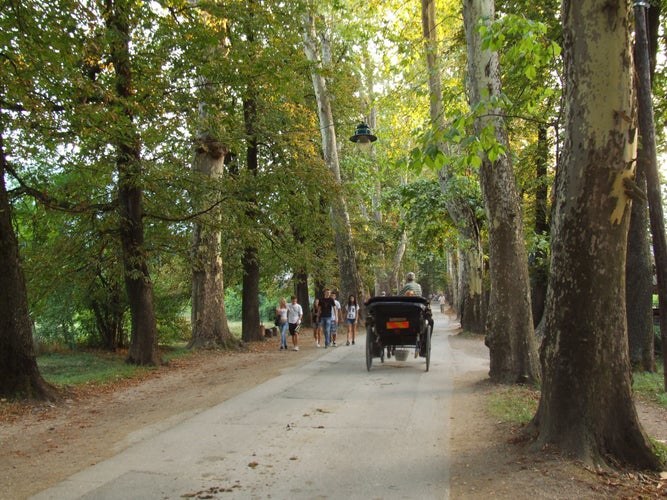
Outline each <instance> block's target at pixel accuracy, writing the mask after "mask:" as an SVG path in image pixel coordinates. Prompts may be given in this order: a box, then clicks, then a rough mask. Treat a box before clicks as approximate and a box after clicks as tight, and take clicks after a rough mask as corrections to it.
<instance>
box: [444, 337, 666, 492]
mask: <svg viewBox="0 0 667 500" xmlns="http://www.w3.org/2000/svg"><path fill="white" fill-rule="evenodd" d="M450 344H451V346H452V348H453V349H463V350H465V351H467V352H468V353H469V354H471V355H477V356H479V355H482V354H481V353H485V354H486V355H487V356H488V354H487V353H488V350H486V347H485V346H484V343H483V338H482V337H481V336H473V337H469V336H466V337H463V336H460V335H457V336H452V337H450ZM454 387H455V390H454V396H453V401H452V410H451V418H452V435H451V439H450V445H451V450H452V455H451V456H452V462H451V469H450V472H451V494H450V497H451V498H455V499H479V498H507V499H535V498H539V499H540V500H544V499H569V498H591V499H594V498H600V499H602V498H643V499H647V498H664V497H666V496H667V482H666V481H664V480H661V478H660V476H659V475H654V474H639V473H636V472H614V473H610V472H600V471H595V470H592V469H590V468H588V467H586V466H584V465H583V464H581V463H578V462H574V461H572V460H567V459H566V458H564V457H562V456H560V455H558V454H556V453H552V452H548V451H540V452H534V451H532V450H531V449H530V447H529V443H528V442H527V441H526V440H525V437H524V436H523V434H522V428H521V427H520V426H517V425H509V424H507V423H501V422H497V421H494V419H493V418H492V417H491V415H490V414H489V412H488V411H487V408H488V400H489V397H490V395H491V394H492V393H493V392H494V390H497V388H496V387H494V385H493V384H492V383H491V382H490V381H489V379H488V377H487V373H486V372H476V373H474V372H473V373H462V374H460V375H458V376H457V377H456V379H455V383H454ZM637 410H638V413H639V416H640V420H641V421H642V425H643V426H644V428H645V429H646V431H647V432H648V433H649V435H650V436H651V437H653V438H654V439H657V440H660V441H662V442H666V441H665V440H666V439H667V412H665V411H664V410H662V409H660V408H655V407H652V406H649V405H646V404H641V403H640V404H638V405H637Z"/></svg>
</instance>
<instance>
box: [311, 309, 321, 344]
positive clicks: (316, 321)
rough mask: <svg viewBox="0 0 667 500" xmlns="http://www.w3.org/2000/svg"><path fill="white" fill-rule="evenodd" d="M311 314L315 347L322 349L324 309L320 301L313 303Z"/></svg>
mask: <svg viewBox="0 0 667 500" xmlns="http://www.w3.org/2000/svg"><path fill="white" fill-rule="evenodd" d="M311 314H312V317H313V340H314V341H315V345H316V346H317V347H320V340H321V337H322V307H321V306H320V299H315V300H314V301H313V308H312V311H311Z"/></svg>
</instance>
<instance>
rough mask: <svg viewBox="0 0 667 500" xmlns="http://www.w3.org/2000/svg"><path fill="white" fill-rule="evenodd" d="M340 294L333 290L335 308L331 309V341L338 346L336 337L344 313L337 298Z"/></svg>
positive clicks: (332, 296)
mask: <svg viewBox="0 0 667 500" xmlns="http://www.w3.org/2000/svg"><path fill="white" fill-rule="evenodd" d="M337 296H338V294H337V293H336V292H331V298H332V299H334V309H333V310H332V311H331V343H332V344H333V346H334V347H335V346H336V337H337V335H338V324H339V323H341V322H342V320H343V313H342V309H341V307H340V302H338V300H336V297H337Z"/></svg>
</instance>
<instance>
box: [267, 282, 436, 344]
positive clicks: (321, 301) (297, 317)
mask: <svg viewBox="0 0 667 500" xmlns="http://www.w3.org/2000/svg"><path fill="white" fill-rule="evenodd" d="M398 294H399V295H417V296H421V295H422V288H421V285H420V284H419V283H417V281H416V280H415V273H412V272H410V273H408V274H407V276H406V283H405V285H404V286H403V288H402V289H401V290H400V291H399V292H398ZM442 308H443V304H442V302H441V309H442ZM311 314H312V320H313V340H314V341H315V345H316V346H317V347H321V346H322V341H324V348H325V349H326V348H328V347H329V346H334V347H335V346H336V342H337V337H338V325H339V324H345V326H346V330H347V331H346V334H347V338H346V341H345V345H348V346H349V345H355V342H356V336H357V324H358V323H359V304H358V303H357V298H356V297H355V296H354V295H350V296H349V297H348V299H347V304H346V305H345V307H344V308H343V307H341V304H340V302H338V300H337V299H336V292H334V291H331V289H329V288H327V289H325V290H324V295H323V297H321V298H316V299H315V300H314V301H313V306H312V309H311ZM302 320H303V308H302V307H301V305H299V304H298V303H297V297H296V295H292V297H291V298H290V303H289V304H288V303H287V301H286V300H285V299H281V300H280V304H279V305H278V307H277V308H276V325H277V326H279V328H280V350H287V349H288V347H287V333H288V332H289V334H290V337H291V338H292V350H293V351H298V350H299V329H300V328H301V321H302Z"/></svg>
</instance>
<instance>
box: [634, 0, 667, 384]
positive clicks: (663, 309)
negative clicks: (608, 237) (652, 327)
mask: <svg viewBox="0 0 667 500" xmlns="http://www.w3.org/2000/svg"><path fill="white" fill-rule="evenodd" d="M635 18H636V23H635V30H636V40H637V53H638V54H641V56H642V57H638V58H637V61H636V68H637V75H638V80H639V81H640V82H641V83H643V85H640V86H639V87H638V92H637V94H638V95H637V100H638V103H639V110H640V112H639V130H640V131H641V140H642V156H641V157H640V158H639V159H640V160H644V163H643V165H642V166H643V167H644V168H645V172H646V191H647V195H648V205H649V220H650V223H651V235H652V239H653V256H654V258H655V270H656V280H657V285H658V306H659V311H660V335H661V337H662V346H663V347H662V360H663V366H667V348H665V346H667V239H666V238H665V218H664V214H663V210H662V195H661V193H660V176H659V175H658V160H657V153H656V144H655V125H654V123H653V103H652V101H651V99H652V92H651V62H650V60H649V56H648V54H649V40H648V31H647V26H648V23H647V21H646V8H645V7H642V6H640V5H639V4H635ZM664 388H665V390H667V370H664Z"/></svg>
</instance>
